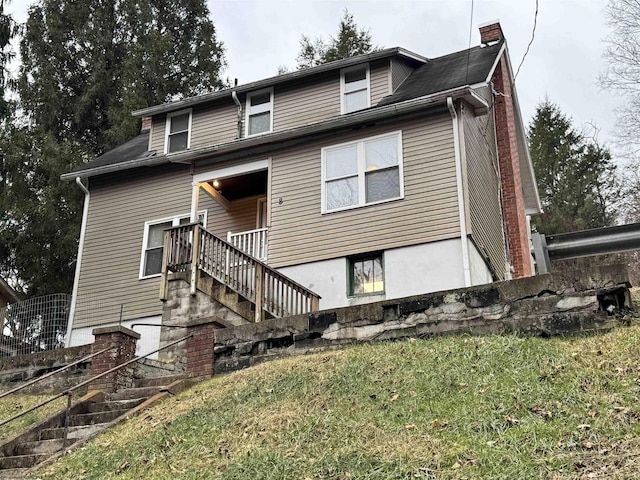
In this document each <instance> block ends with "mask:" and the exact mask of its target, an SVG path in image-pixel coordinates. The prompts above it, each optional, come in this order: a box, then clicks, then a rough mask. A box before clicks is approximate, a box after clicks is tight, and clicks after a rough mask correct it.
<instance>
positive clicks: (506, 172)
mask: <svg viewBox="0 0 640 480" xmlns="http://www.w3.org/2000/svg"><path fill="white" fill-rule="evenodd" d="M479 28H480V38H481V41H482V43H483V44H488V43H493V42H496V41H499V40H502V39H504V36H503V33H502V29H501V28H500V24H499V23H498V22H497V21H494V22H491V23H488V24H485V25H482V26H480V27H479ZM491 83H492V86H493V89H494V97H493V101H494V108H493V116H494V120H495V125H496V144H497V147H498V163H499V165H500V185H501V190H502V215H503V217H504V222H505V234H506V237H507V243H508V250H509V252H508V258H509V262H510V263H511V266H512V267H513V277H514V278H522V277H529V276H531V275H532V271H531V253H530V248H529V228H528V225H527V215H526V213H525V207H524V194H523V192H522V178H521V177H520V157H519V151H518V138H517V127H516V120H515V115H516V112H515V107H514V104H513V82H512V79H511V71H510V68H509V64H508V59H507V53H506V51H505V52H503V53H502V57H500V61H499V62H498V65H497V67H496V69H495V71H494V73H493V77H492V78H491Z"/></svg>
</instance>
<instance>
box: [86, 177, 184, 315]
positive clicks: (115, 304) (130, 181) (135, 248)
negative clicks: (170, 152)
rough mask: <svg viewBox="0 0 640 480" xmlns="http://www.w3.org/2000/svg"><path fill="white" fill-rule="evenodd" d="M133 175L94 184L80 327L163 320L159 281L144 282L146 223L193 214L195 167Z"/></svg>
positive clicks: (88, 219)
mask: <svg viewBox="0 0 640 480" xmlns="http://www.w3.org/2000/svg"><path fill="white" fill-rule="evenodd" d="M150 173H151V172H150V170H149V169H146V168H144V169H136V170H129V171H126V172H123V173H121V174H117V175H110V176H109V177H108V178H99V179H96V180H94V181H92V182H90V185H89V188H90V192H91V197H90V202H89V212H88V217H87V229H86V235H85V242H84V251H83V255H82V263H81V269H80V278H79V284H78V303H77V309H76V317H75V321H74V327H76V328H77V327H86V326H92V325H99V324H103V323H108V322H117V321H118V320H119V318H120V306H121V305H122V313H123V320H128V319H134V318H140V317H147V316H152V315H159V314H160V313H161V312H162V303H161V302H160V300H159V299H158V289H159V278H149V279H144V280H139V278H138V276H139V271H140V258H141V253H142V240H143V235H144V224H145V222H146V221H151V220H158V219H162V218H166V217H173V216H179V215H184V214H188V213H189V210H190V206H191V176H190V175H189V168H188V167H186V166H184V167H177V166H171V167H155V168H154V171H153V174H150Z"/></svg>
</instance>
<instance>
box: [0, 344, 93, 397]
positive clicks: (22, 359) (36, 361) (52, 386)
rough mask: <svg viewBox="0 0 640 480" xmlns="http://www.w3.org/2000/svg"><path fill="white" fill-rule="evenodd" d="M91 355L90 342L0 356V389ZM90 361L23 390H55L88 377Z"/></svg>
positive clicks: (39, 391) (10, 386)
mask: <svg viewBox="0 0 640 480" xmlns="http://www.w3.org/2000/svg"><path fill="white" fill-rule="evenodd" d="M90 354H91V345H82V346H79V347H71V348H62V349H60V350H48V351H45V352H38V353H30V354H25V355H16V356H14V357H4V358H0V391H6V390H11V389H12V388H14V387H17V386H18V385H20V384H22V383H25V382H28V381H29V380H33V379H35V378H38V377H41V376H42V375H44V374H46V373H49V372H52V371H54V370H57V369H59V368H61V367H64V366H65V365H69V364H70V363H73V362H75V361H77V360H80V359H81V358H83V357H86V356H88V355H90ZM90 366H91V360H89V361H87V362H84V363H80V364H78V365H76V366H75V367H72V368H71V369H69V370H67V371H65V372H62V373H59V374H57V375H54V376H52V377H50V378H48V379H45V380H43V381H42V382H38V383H37V384H35V385H34V386H33V387H28V388H27V389H25V390H24V393H49V392H53V391H55V392H58V391H60V390H63V389H64V388H67V387H69V386H71V385H76V384H78V383H80V382H81V381H82V380H84V379H86V378H87V375H88V370H89V368H90Z"/></svg>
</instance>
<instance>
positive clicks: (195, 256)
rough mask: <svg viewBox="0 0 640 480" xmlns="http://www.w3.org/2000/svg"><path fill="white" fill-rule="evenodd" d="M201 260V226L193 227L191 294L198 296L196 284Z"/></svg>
mask: <svg viewBox="0 0 640 480" xmlns="http://www.w3.org/2000/svg"><path fill="white" fill-rule="evenodd" d="M199 259H200V225H194V226H193V241H192V242H191V285H190V287H189V293H190V294H191V296H195V294H196V282H197V281H198V266H199V265H198V264H199Z"/></svg>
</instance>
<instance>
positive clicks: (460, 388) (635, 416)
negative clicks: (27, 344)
mask: <svg viewBox="0 0 640 480" xmlns="http://www.w3.org/2000/svg"><path fill="white" fill-rule="evenodd" d="M639 354H640V326H638V325H633V326H631V327H621V328H619V329H617V330H615V331H612V332H610V333H606V334H602V335H596V336H591V337H573V338H565V339H562V338H554V339H540V338H517V337H513V336H507V337H482V338H481V337H444V338H434V339H428V340H409V341H404V342H397V343H384V344H376V345H360V346H356V347H352V348H348V349H345V350H339V351H333V352H325V353H319V354H314V355H308V356H299V357H294V358H289V359H284V360H279V361H274V362H270V363H265V364H262V365H259V366H257V367H253V368H250V369H248V370H245V371H241V372H237V373H234V374H230V375H226V376H221V377H218V378H214V379H212V380H211V381H208V382H205V383H202V384H200V385H198V386H196V387H194V388H193V389H191V390H189V391H187V392H184V393H183V394H181V395H179V396H177V397H175V398H173V399H171V400H169V401H167V402H165V403H163V404H162V405H160V406H158V407H156V408H153V409H151V410H149V411H147V412H145V413H144V414H143V415H142V416H140V417H138V418H135V419H132V420H130V421H128V422H126V423H125V424H122V425H120V426H118V427H116V428H114V429H112V430H111V431H110V432H108V433H106V434H103V435H101V436H99V437H97V438H96V439H95V440H94V441H93V442H92V443H90V444H88V445H87V446H85V447H83V448H82V449H80V450H78V451H76V452H73V453H72V454H70V455H68V456H67V457H65V458H63V459H61V460H59V461H58V462H57V463H55V464H53V465H52V466H50V467H49V468H48V469H46V470H45V471H43V472H39V474H38V478H43V479H68V478H74V479H82V478H86V479H103V478H118V479H129V478H131V479H138V478H153V479H174V478H181V479H196V478H198V479H200V478H220V479H239V480H240V479H242V480H247V479H391V478H424V479H427V478H438V479H440V478H443V479H448V478H452V479H453V478H456V479H458V478H511V479H512V478H558V479H565V478H607V479H616V478H618V479H623V478H624V479H628V478H640V402H639V396H640V395H639V394H640V363H639V360H640V356H639Z"/></svg>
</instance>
